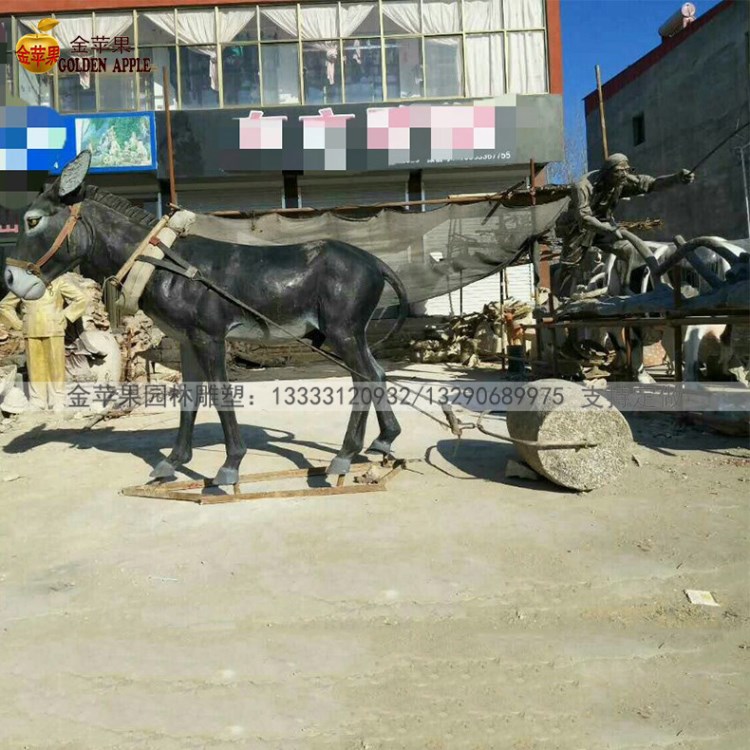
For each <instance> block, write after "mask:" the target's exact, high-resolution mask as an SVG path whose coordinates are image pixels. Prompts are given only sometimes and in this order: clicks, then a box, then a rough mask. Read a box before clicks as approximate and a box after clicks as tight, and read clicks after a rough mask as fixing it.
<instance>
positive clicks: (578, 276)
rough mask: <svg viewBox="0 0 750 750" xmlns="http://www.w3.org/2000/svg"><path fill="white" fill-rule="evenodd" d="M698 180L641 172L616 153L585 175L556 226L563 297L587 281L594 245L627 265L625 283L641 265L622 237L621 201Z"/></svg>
mask: <svg viewBox="0 0 750 750" xmlns="http://www.w3.org/2000/svg"><path fill="white" fill-rule="evenodd" d="M694 179H695V175H694V174H693V173H692V172H691V171H690V170H688V169H681V170H680V171H679V172H676V173H675V174H672V175H667V176H665V177H649V176H648V175H638V174H635V173H634V170H633V169H632V168H631V167H630V164H629V162H628V157H627V156H625V154H612V155H611V156H610V157H609V158H607V159H606V160H605V161H604V164H603V165H602V167H601V169H599V170H597V171H594V172H589V173H588V174H587V175H585V176H584V177H583V178H582V179H581V180H580V181H579V182H577V183H576V184H575V185H574V186H573V188H572V190H571V195H570V205H569V206H568V208H567V209H566V211H565V212H564V213H563V214H562V215H561V216H560V218H559V219H558V220H557V226H556V227H555V231H556V233H557V236H558V237H559V238H560V239H561V240H562V243H563V248H562V253H561V254H560V265H561V269H560V276H559V277H558V283H557V285H556V286H557V294H558V296H570V294H572V293H573V292H574V291H576V287H577V286H578V285H580V284H584V283H585V281H586V278H585V277H586V270H587V261H590V258H587V255H590V252H591V251H590V248H592V247H596V248H598V249H599V250H601V251H602V252H604V253H611V254H612V255H615V256H616V257H617V258H618V259H619V260H621V261H624V263H625V265H626V269H625V275H624V276H623V278H624V279H629V278H630V274H631V272H632V271H633V269H634V268H636V267H637V266H638V265H640V263H639V262H638V261H639V256H638V251H637V250H636V249H635V247H634V246H633V245H632V244H631V243H630V242H629V241H628V240H626V239H625V238H624V237H623V236H622V232H621V231H620V229H619V228H618V226H617V222H616V221H615V218H614V216H613V213H614V210H615V208H616V207H617V204H618V202H619V200H620V198H629V197H631V196H635V195H644V194H645V193H653V192H657V191H659V190H664V189H666V188H670V187H672V186H674V185H680V184H685V185H686V184H689V183H691V182H692V181H693V180H694Z"/></svg>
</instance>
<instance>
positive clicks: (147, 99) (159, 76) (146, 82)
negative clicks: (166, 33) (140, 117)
mask: <svg viewBox="0 0 750 750" xmlns="http://www.w3.org/2000/svg"><path fill="white" fill-rule="evenodd" d="M139 54H140V56H141V57H148V58H150V59H151V72H150V73H141V74H140V81H141V83H140V86H141V90H140V97H141V98H140V103H139V106H138V108H139V109H140V110H142V111H143V110H162V109H164V73H163V71H164V69H165V68H166V69H167V71H169V106H170V107H171V108H172V109H175V108H176V107H177V62H176V54H175V48H174V47H141V48H140V51H139Z"/></svg>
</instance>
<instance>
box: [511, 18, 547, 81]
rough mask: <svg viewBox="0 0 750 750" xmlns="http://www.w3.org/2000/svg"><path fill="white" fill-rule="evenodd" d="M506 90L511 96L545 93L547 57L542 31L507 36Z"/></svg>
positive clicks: (515, 33)
mask: <svg viewBox="0 0 750 750" xmlns="http://www.w3.org/2000/svg"><path fill="white" fill-rule="evenodd" d="M508 90H509V91H510V93H512V94H544V93H546V92H547V57H546V53H545V45H544V32H543V31H517V32H514V33H512V34H508Z"/></svg>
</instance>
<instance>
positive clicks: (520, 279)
mask: <svg viewBox="0 0 750 750" xmlns="http://www.w3.org/2000/svg"><path fill="white" fill-rule="evenodd" d="M505 274H506V277H507V279H508V296H510V297H513V299H517V300H518V301H519V302H533V301H534V267H533V266H532V265H531V263H525V264H524V265H522V266H510V268H506V269H505Z"/></svg>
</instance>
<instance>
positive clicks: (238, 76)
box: [222, 44, 260, 106]
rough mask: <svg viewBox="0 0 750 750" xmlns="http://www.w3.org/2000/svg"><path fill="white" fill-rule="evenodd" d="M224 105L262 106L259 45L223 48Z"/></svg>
mask: <svg viewBox="0 0 750 750" xmlns="http://www.w3.org/2000/svg"><path fill="white" fill-rule="evenodd" d="M222 64H223V66H224V67H223V76H224V104H225V105H227V106H232V105H234V104H260V75H259V71H260V60H259V58H258V45H257V44H240V45H236V46H231V47H229V46H227V47H223V48H222Z"/></svg>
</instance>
